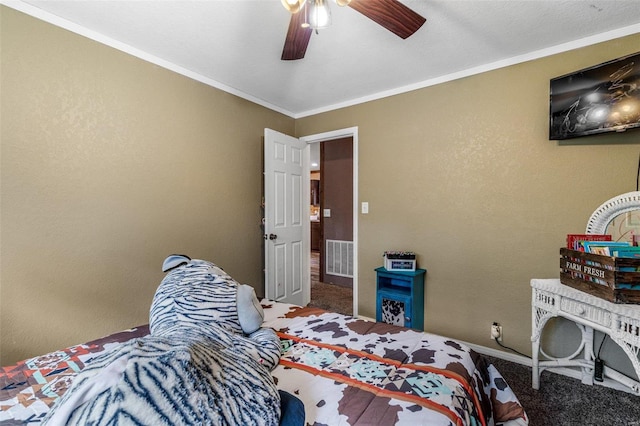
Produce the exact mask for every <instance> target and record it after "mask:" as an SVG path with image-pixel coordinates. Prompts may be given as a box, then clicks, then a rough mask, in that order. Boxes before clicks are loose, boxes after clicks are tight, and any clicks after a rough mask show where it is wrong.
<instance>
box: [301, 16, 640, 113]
mask: <svg viewBox="0 0 640 426" xmlns="http://www.w3.org/2000/svg"><path fill="white" fill-rule="evenodd" d="M636 33H640V24H634V25H629V26H627V27H622V28H618V29H615V30H612V31H607V32H604V33H600V34H596V35H593V36H590V37H585V38H582V39H579V40H574V41H571V42H568V43H562V44H558V45H556V46H552V47H548V48H545V49H540V50H536V51H534V52H529V53H526V54H524V55H519V56H514V57H512V58H507V59H504V60H501V61H496V62H492V63H490V64H484V65H480V66H477V67H473V68H469V69H466V70H462V71H458V72H455V73H451V74H447V75H443V76H440V77H436V78H432V79H429V80H424V81H421V82H418V83H415V84H411V85H408V86H402V87H398V88H395V89H392V90H387V91H384V92H378V93H374V94H371V95H368V96H363V97H361V98H357V99H351V100H349V101H346V102H342V103H339V104H333V105H327V106H326V107H322V108H317V109H313V110H309V111H304V112H300V113H297V114H295V115H294V118H302V117H308V116H311V115H316V114H320V113H323V112H329V111H333V110H336V109H340V108H346V107H349V106H354V105H358V104H362V103H365V102H370V101H375V100H378V99H382V98H386V97H389V96H395V95H399V94H401V93H406V92H411V91H413V90H418V89H424V88H425V87H429V86H435V85H437V84H441V83H446V82H449V81H453V80H458V79H461V78H465V77H470V76H472V75H476V74H482V73H484V72H487V71H493V70H497V69H499V68H505V67H508V66H511V65H517V64H520V63H523V62H527V61H532V60H534V59H540V58H544V57H547V56H552V55H556V54H558V53H563V52H568V51H570V50H575V49H579V48H581V47H586V46H590V45H592V44H597V43H602V42H605V41H609V40H614V39H616V38H620V37H625V36H628V35H631V34H636Z"/></svg>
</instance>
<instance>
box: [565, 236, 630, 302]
mask: <svg viewBox="0 0 640 426" xmlns="http://www.w3.org/2000/svg"><path fill="white" fill-rule="evenodd" d="M560 282H561V283H562V284H565V285H568V286H569V287H573V288H577V289H578V290H582V291H584V292H586V293H589V294H592V295H594V296H597V297H600V298H602V299H605V300H608V301H609V302H613V303H633V304H640V259H630V258H623V257H612V256H602V255H599V254H591V253H584V252H581V251H576V250H570V249H568V248H561V249H560Z"/></svg>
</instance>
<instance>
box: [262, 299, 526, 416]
mask: <svg viewBox="0 0 640 426" xmlns="http://www.w3.org/2000/svg"><path fill="white" fill-rule="evenodd" d="M262 304H263V307H264V312H265V322H264V326H265V327H272V328H273V329H275V330H276V331H277V332H278V335H279V336H280V339H281V341H282V342H283V349H284V353H283V355H282V358H281V359H280V364H279V365H278V367H276V369H275V370H273V371H272V374H273V376H274V378H275V380H276V384H277V386H278V388H279V389H282V390H285V391H287V392H290V393H292V394H294V395H296V396H297V397H298V398H300V399H301V400H302V402H303V403H304V406H305V410H306V421H307V424H310V425H318V426H319V425H330V426H338V425H412V426H415V425H430V426H435V425H494V424H498V425H501V424H505V425H526V424H528V418H527V416H526V413H525V412H524V410H523V408H522V406H521V405H520V403H519V402H518V400H517V398H516V396H515V395H514V394H513V392H512V391H511V389H510V388H509V386H508V385H507V383H506V382H505V381H504V379H503V378H502V376H501V375H500V373H499V372H498V371H497V370H496V369H495V367H493V365H487V364H486V363H485V360H484V358H482V357H481V356H479V355H478V354H477V353H475V352H474V351H472V350H471V349H470V348H468V347H466V346H464V345H462V344H461V343H459V342H456V341H454V340H451V339H447V338H444V337H441V336H436V335H433V334H427V333H423V332H419V331H415V330H409V329H406V328H403V327H398V326H393V325H389V324H385V323H376V322H369V321H363V320H358V319H355V318H352V317H348V316H344V315H340V314H336V313H332V312H326V311H323V310H320V309H316V308H300V307H297V306H294V305H287V304H283V303H270V302H269V301H266V300H263V301H262Z"/></svg>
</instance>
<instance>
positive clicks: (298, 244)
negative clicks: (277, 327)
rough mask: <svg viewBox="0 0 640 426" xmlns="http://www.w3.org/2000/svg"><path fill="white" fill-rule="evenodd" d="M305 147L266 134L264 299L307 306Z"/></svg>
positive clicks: (269, 132)
mask: <svg viewBox="0 0 640 426" xmlns="http://www.w3.org/2000/svg"><path fill="white" fill-rule="evenodd" d="M306 146H307V144H306V143H305V142H302V141H300V140H299V139H296V138H294V137H291V136H288V135H285V134H282V133H279V132H276V131H275V130H271V129H264V173H265V175H264V186H265V187H264V194H265V205H264V213H265V227H264V229H265V250H264V252H265V293H266V294H265V295H266V297H267V298H268V299H271V300H275V301H278V302H286V303H293V304H296V305H302V306H304V305H306V304H307V303H309V300H310V288H309V273H308V270H309V259H308V258H309V256H308V251H309V247H308V244H309V242H308V238H304V235H306V234H308V233H309V209H308V206H309V165H308V164H307V163H308V161H306V158H307V156H308V152H307V151H306V150H305V148H306ZM305 233H306V234H305Z"/></svg>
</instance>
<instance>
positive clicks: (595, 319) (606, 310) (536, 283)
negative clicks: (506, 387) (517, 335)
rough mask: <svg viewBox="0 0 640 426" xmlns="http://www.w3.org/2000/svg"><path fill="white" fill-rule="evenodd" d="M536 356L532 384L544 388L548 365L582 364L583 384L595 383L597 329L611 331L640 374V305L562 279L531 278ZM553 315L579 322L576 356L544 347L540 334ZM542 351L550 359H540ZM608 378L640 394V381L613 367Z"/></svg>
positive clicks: (611, 335)
mask: <svg viewBox="0 0 640 426" xmlns="http://www.w3.org/2000/svg"><path fill="white" fill-rule="evenodd" d="M531 289H532V297H531V310H532V324H531V328H532V335H531V342H532V344H531V355H532V358H533V363H532V366H533V371H532V373H533V374H532V377H533V379H532V386H533V388H534V389H539V387H540V373H541V372H542V370H544V369H545V368H553V367H580V370H581V373H582V383H585V384H589V385H592V384H593V367H594V360H595V355H594V352H593V330H598V331H601V332H603V333H606V334H608V335H609V336H610V337H611V339H612V340H613V341H614V342H616V343H617V344H618V345H620V347H621V348H622V349H623V350H624V352H625V353H626V354H627V356H628V357H629V359H630V360H631V364H632V365H633V368H634V370H635V372H636V376H638V377H640V360H638V354H639V353H640V305H620V304H615V303H610V302H607V301H606V300H603V299H600V298H598V297H595V296H592V295H590V294H588V293H585V292H582V291H579V290H576V289H573V288H571V287H568V286H565V285H563V284H561V283H560V280H558V279H544V280H542V279H533V280H531ZM552 317H564V318H567V319H569V320H571V321H573V322H575V323H576V325H577V326H578V328H579V329H580V331H581V333H582V343H581V344H580V346H579V347H578V349H577V350H576V352H574V353H573V354H572V355H569V356H568V357H565V358H555V357H552V356H549V355H547V354H546V353H545V352H544V351H543V350H541V348H540V336H541V334H542V329H543V328H544V326H545V324H546V323H547V321H548V320H549V319H550V318H552ZM540 354H542V355H543V356H544V357H545V358H547V359H548V360H545V361H540V360H539V356H540ZM604 376H605V381H607V382H610V381H613V382H614V383H615V382H617V383H620V384H622V385H624V386H625V387H626V388H628V390H630V391H631V392H632V393H635V394H636V395H640V382H639V381H638V380H635V379H632V378H630V377H627V376H625V375H623V374H621V373H620V372H618V371H615V370H613V369H612V368H607V367H606V366H605V368H604Z"/></svg>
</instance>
